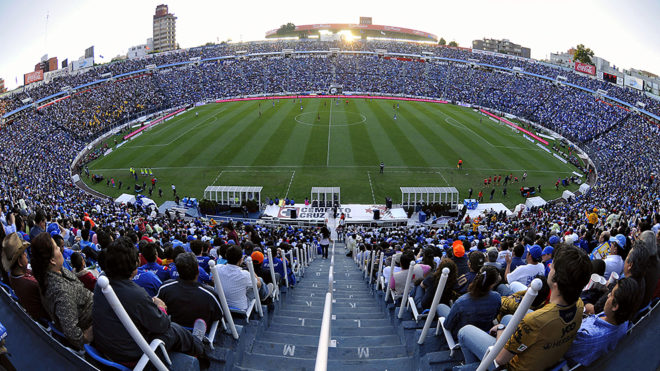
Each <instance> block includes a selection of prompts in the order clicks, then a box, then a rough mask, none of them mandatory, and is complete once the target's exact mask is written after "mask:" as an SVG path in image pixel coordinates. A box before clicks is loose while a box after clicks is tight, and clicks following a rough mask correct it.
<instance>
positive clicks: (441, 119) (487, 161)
mask: <svg viewBox="0 0 660 371" xmlns="http://www.w3.org/2000/svg"><path fill="white" fill-rule="evenodd" d="M450 109H451V107H449V106H446V105H445V106H442V109H439V110H432V109H430V107H429V106H424V107H423V108H422V109H421V111H423V112H426V113H427V114H428V115H429V116H430V117H432V118H434V120H433V121H435V122H436V123H437V125H438V126H437V129H436V130H439V133H441V134H440V135H442V136H443V137H444V138H446V139H445V142H448V143H456V144H457V145H459V147H458V148H456V149H455V153H456V156H457V159H456V162H458V159H462V160H463V162H464V163H465V165H466V166H469V167H471V168H493V167H495V168H503V167H505V164H504V162H502V161H501V160H500V159H499V158H497V157H493V156H494V155H495V154H493V153H491V152H489V150H492V148H493V147H492V146H490V145H489V144H488V143H486V142H485V141H484V140H483V139H481V138H478V137H477V138H476V139H475V136H474V135H472V132H469V131H468V130H465V128H464V127H461V126H460V125H458V124H456V122H454V121H452V120H449V118H451V116H449V115H447V113H445V112H447V111H449V110H450ZM453 120H456V118H453ZM448 121H449V122H448ZM452 148H454V146H453V145H452ZM493 163H494V164H493ZM455 165H456V163H454V164H451V165H450V166H455Z"/></svg>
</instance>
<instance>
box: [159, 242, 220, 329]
mask: <svg viewBox="0 0 660 371" xmlns="http://www.w3.org/2000/svg"><path fill="white" fill-rule="evenodd" d="M175 264H176V267H177V268H176V269H177V271H178V272H179V279H178V280H169V281H166V282H165V283H163V285H162V286H161V287H160V288H159V289H158V295H157V297H158V298H159V299H161V300H162V301H163V302H164V303H165V305H166V306H167V314H169V315H170V316H171V318H172V321H174V322H176V323H178V324H180V325H181V326H184V327H193V326H194V324H195V320H196V319H198V318H201V319H203V320H204V321H206V323H207V324H211V323H213V322H215V321H218V320H220V318H221V317H222V309H221V306H220V301H219V299H218V297H217V295H216V294H215V292H214V291H213V289H212V288H211V287H209V286H207V285H204V284H201V283H199V282H198V281H197V276H198V275H199V269H198V267H197V265H198V263H197V257H196V256H195V254H193V253H183V254H179V255H178V256H177V257H176V261H175Z"/></svg>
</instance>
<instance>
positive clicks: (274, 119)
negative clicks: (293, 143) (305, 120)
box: [246, 105, 297, 166]
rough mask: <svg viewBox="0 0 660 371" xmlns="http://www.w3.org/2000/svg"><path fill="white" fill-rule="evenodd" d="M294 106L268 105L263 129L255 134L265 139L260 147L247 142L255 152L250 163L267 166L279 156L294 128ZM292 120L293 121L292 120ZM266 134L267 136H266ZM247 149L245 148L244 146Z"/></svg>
mask: <svg viewBox="0 0 660 371" xmlns="http://www.w3.org/2000/svg"><path fill="white" fill-rule="evenodd" d="M294 108H295V107H294V106H289V105H285V106H284V107H281V106H275V107H272V106H270V108H269V114H268V117H266V120H265V121H264V128H263V129H265V130H263V129H262V130H260V131H259V132H257V133H256V134H255V136H260V137H263V139H264V140H265V142H264V144H262V145H261V147H257V146H255V145H256V143H252V141H251V142H249V143H248V145H249V146H250V147H251V148H249V149H250V150H252V151H253V152H254V153H255V156H254V159H253V161H252V165H254V166H269V165H273V160H274V159H277V158H279V157H280V156H281V155H282V152H283V151H284V148H285V146H286V144H287V142H288V140H289V138H291V136H292V135H293V132H294V130H295V129H296V126H297V125H296V123H295V121H294V120H293V119H292V117H293V116H292V113H294V112H296V111H295V110H294ZM292 121H293V122H292ZM266 136H267V138H266ZM246 149H247V148H246Z"/></svg>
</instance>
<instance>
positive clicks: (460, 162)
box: [456, 159, 463, 169]
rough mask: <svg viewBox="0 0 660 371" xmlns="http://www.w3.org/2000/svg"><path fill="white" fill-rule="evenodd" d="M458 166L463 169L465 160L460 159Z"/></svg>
mask: <svg viewBox="0 0 660 371" xmlns="http://www.w3.org/2000/svg"><path fill="white" fill-rule="evenodd" d="M456 167H457V168H459V169H462V168H463V160H461V159H459V160H458V165H456Z"/></svg>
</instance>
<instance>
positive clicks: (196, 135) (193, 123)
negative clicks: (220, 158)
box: [143, 115, 221, 166]
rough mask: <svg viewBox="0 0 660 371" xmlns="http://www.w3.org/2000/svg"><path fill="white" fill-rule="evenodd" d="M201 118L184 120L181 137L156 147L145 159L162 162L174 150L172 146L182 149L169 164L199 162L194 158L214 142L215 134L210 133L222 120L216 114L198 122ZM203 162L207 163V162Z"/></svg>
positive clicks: (150, 162)
mask: <svg viewBox="0 0 660 371" xmlns="http://www.w3.org/2000/svg"><path fill="white" fill-rule="evenodd" d="M200 119H201V116H200V117H198V118H189V119H188V120H187V121H186V122H183V123H182V124H185V127H186V129H185V130H183V131H182V132H181V134H179V135H180V137H179V138H177V139H176V140H174V141H173V142H172V143H171V144H169V145H167V146H163V147H156V148H154V149H155V151H153V153H151V156H147V157H145V159H144V161H145V162H146V163H147V164H152V163H161V161H162V160H161V159H162V158H166V157H167V154H168V152H170V151H172V148H180V151H177V152H178V156H177V158H176V160H175V161H173V162H171V163H170V165H169V166H183V165H189V164H194V163H198V162H195V161H192V159H193V158H194V157H196V156H197V154H198V153H199V151H200V150H201V149H203V148H206V147H207V146H211V145H212V144H213V136H211V135H208V133H212V132H214V131H215V130H217V128H216V126H217V124H219V123H220V122H221V121H220V120H219V119H218V117H217V116H215V115H214V116H209V117H208V118H207V119H206V120H204V121H199V122H198V121H197V120H200ZM147 148H148V147H147ZM147 148H143V149H147ZM201 163H202V164H205V162H201Z"/></svg>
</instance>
